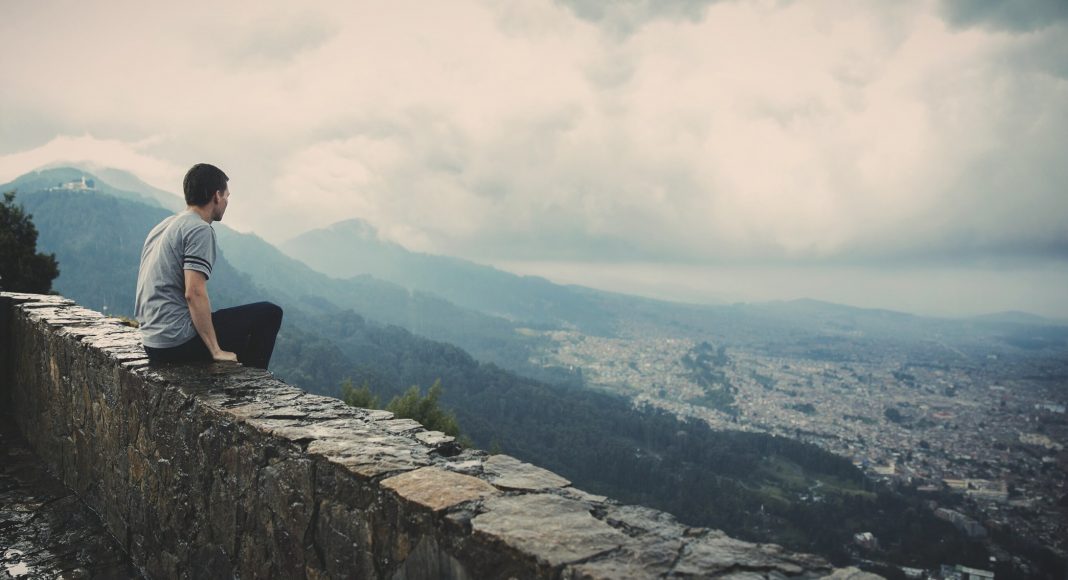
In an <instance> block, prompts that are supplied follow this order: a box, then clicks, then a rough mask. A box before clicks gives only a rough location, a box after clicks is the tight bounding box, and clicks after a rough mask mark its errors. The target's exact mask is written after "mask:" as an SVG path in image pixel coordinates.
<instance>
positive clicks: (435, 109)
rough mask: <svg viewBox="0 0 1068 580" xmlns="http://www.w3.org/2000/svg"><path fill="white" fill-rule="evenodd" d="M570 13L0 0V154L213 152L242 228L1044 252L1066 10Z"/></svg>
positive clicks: (858, 254)
mask: <svg viewBox="0 0 1068 580" xmlns="http://www.w3.org/2000/svg"><path fill="white" fill-rule="evenodd" d="M598 6H599V5H598V4H589V3H582V2H565V3H554V2H551V1H550V0H522V1H516V2H506V3H498V2H489V1H485V2H483V1H479V0H467V1H457V2H449V3H425V2H397V3H389V4H380V3H351V2H320V3H312V4H307V5H300V6H295V5H291V4H286V3H273V2H266V3H255V4H251V3H250V4H227V5H225V6H222V7H217V6H215V5H210V4H208V3H201V4H198V3H197V2H194V3H193V4H182V5H181V6H179V5H144V4H143V3H133V2H109V3H103V4H101V3H92V4H91V5H90V4H86V3H73V2H72V3H59V2H43V3H16V4H13V5H9V6H7V7H5V11H6V13H7V14H6V16H8V17H7V18H5V19H4V21H3V22H0V33H2V34H3V35H4V38H5V39H6V41H7V42H8V44H9V45H11V46H18V47H19V50H18V51H4V52H2V53H0V70H2V71H3V74H4V76H5V82H6V86H9V87H15V88H14V90H9V91H5V92H4V93H3V94H0V111H2V112H3V115H0V150H4V151H11V150H13V149H14V148H16V145H15V144H16V143H18V144H22V143H28V142H32V143H33V144H34V146H33V147H29V148H26V147H23V146H21V145H20V146H19V149H20V150H19V152H17V153H12V154H9V155H7V156H4V157H0V171H2V172H7V173H11V172H17V171H22V170H23V169H22V168H25V169H30V168H31V167H30V166H31V165H33V164H35V163H38V162H40V163H42V164H43V163H47V162H51V161H55V160H58V159H60V158H70V159H74V158H76V157H81V158H83V159H90V158H91V159H92V160H95V161H96V162H98V163H101V164H114V165H117V166H119V167H121V168H124V169H129V170H131V171H134V172H135V173H137V174H139V175H141V176H142V177H144V178H145V179H146V180H147V181H149V182H150V183H152V184H153V185H157V186H159V187H162V188H164V189H169V190H172V191H177V190H178V189H179V187H178V185H179V183H180V176H181V173H182V170H183V168H185V167H187V166H189V165H191V164H192V163H195V162H200V161H209V162H215V163H217V164H218V165H220V166H221V167H223V168H224V169H225V170H226V171H227V172H228V173H229V174H230V176H231V178H232V182H231V183H232V185H233V190H234V192H235V204H236V205H235V207H234V210H235V211H233V212H231V213H232V214H233V216H232V217H233V219H234V220H235V221H236V222H238V225H239V226H243V227H245V228H248V229H254V230H256V231H258V232H260V233H261V234H262V235H264V236H266V237H267V238H268V239H272V240H280V239H284V238H286V237H289V236H291V235H294V234H297V233H299V232H301V231H303V230H305V229H308V228H311V227H318V226H324V225H327V224H329V223H332V222H334V221H338V220H341V219H346V218H350V217H362V218H364V219H367V220H368V221H370V222H372V223H373V224H374V225H375V226H377V227H378V228H379V229H380V231H381V232H382V233H383V234H384V235H385V236H387V237H389V238H391V239H394V240H397V241H400V242H402V243H404V244H407V245H409V246H412V247H415V248H418V249H424V250H431V251H438V252H443V253H455V254H461V255H465V256H469V257H475V258H483V259H494V260H527V259H536V260H583V261H598V260H657V261H662V262H678V263H723V262H729V263H744V262H750V261H768V262H795V263H805V262H809V261H813V260H817V261H823V262H828V261H836V260H838V261H859V260H863V259H865V258H871V257H878V258H879V259H894V258H895V256H896V257H898V258H900V259H915V258H916V257H917V256H924V255H928V256H935V257H937V256H943V258H942V259H944V260H956V259H957V258H958V257H959V256H961V255H965V254H969V253H971V254H973V255H979V256H980V257H981V256H982V255H983V254H984V253H987V252H991V253H994V254H997V253H998V252H1002V254H1004V253H1005V252H1008V253H1009V254H1011V253H1012V252H1023V253H1026V252H1029V251H1038V252H1040V253H1043V252H1044V253H1045V254H1046V255H1048V256H1053V257H1054V258H1055V259H1057V260H1060V261H1063V260H1064V258H1065V255H1064V248H1065V247H1068V239H1066V238H1068V234H1066V233H1065V232H1068V228H1066V227H1065V225H1066V224H1065V219H1064V217H1063V216H1065V215H1068V196H1064V195H1063V194H1062V192H1061V191H1060V190H1059V189H1058V187H1059V185H1058V184H1063V183H1065V182H1068V173H1066V171H1068V166H1065V164H1063V163H1062V162H1060V161H1059V159H1057V152H1059V151H1063V150H1064V148H1065V145H1066V143H1065V138H1064V135H1068V85H1066V83H1065V78H1066V76H1068V75H1066V74H1065V70H1066V69H1064V64H1063V62H1061V61H1062V60H1063V59H1057V58H1054V57H1052V56H1050V55H1060V54H1062V53H1065V52H1066V50H1068V42H1065V41H1064V40H1063V39H1064V38H1065V35H1064V34H1063V33H1064V31H1065V27H1066V26H1068V24H1066V21H1064V20H1057V19H1053V20H1051V21H1050V22H1048V23H1045V24H1044V25H1043V26H1039V27H1034V26H1030V25H1027V26H1024V24H1027V23H1031V22H1033V21H1034V19H1033V18H1030V17H1027V16H1026V15H1023V14H1022V13H1021V12H1020V9H1021V8H1020V5H1014V7H1013V8H1012V10H1005V11H999V10H994V9H992V8H990V7H989V6H988V7H986V8H982V7H979V8H975V9H971V8H967V7H966V6H963V5H961V4H960V3H952V2H951V3H949V4H946V5H945V6H943V4H941V3H937V2H934V1H928V0H915V1H910V2H900V3H893V4H892V5H891V4H887V3H883V2H853V1H848V0H814V1H812V2H793V3H782V2H708V3H689V2H679V3H666V4H664V3H651V2H632V3H627V4H620V5H617V6H616V7H615V8H611V9H601V8H598ZM1043 6H1045V5H1043ZM1047 9H1050V6H1045V7H1044V8H1043V10H1047ZM1047 11H1048V10H1047ZM1054 12H1056V10H1054ZM947 15H948V16H947ZM947 18H948V20H949V24H947V23H946V21H945V19H947ZM968 23H979V24H981V25H982V26H980V27H973V28H969V27H968V26H967V25H968ZM999 23H1001V24H999ZM1024 28H1026V29H1028V31H1027V33H1018V31H1020V30H1021V29H1024ZM1031 28H1033V30H1032V29H1031ZM57 135H58V136H57ZM88 135H92V136H93V137H88ZM72 136H73V137H72ZM146 139H154V140H153V141H151V142H146V141H145V140H146ZM230 217H231V216H229V215H228V218H230ZM1013 248H1015V249H1013Z"/></svg>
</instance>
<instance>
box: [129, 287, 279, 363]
mask: <svg viewBox="0 0 1068 580" xmlns="http://www.w3.org/2000/svg"><path fill="white" fill-rule="evenodd" d="M211 323H212V325H213V326H215V337H216V338H217V339H218V340H219V347H221V348H222V349H223V350H228V351H230V352H232V353H234V354H236V355H237V360H238V362H240V363H241V364H243V365H245V366H250V367H257V368H261V369H265V368H267V364H268V363H270V362H271V353H273V352H274V340H275V338H276V337H277V336H278V328H279V327H281V326H282V309H281V308H279V307H278V306H276V305H275V304H272V303H270V302H257V303H255V304H245V305H244V306H235V307H233V308H223V309H222V310H216V311H215V312H212V313H211ZM145 352H146V353H148V361H149V362H150V363H152V364H158V363H183V362H194V361H210V360H212V357H211V351H209V350H208V347H207V345H205V344H204V341H203V340H201V338H200V335H197V336H194V337H193V338H191V339H189V341H188V342H185V343H184V344H180V345H178V346H174V347H171V348H152V347H150V346H146V347H145Z"/></svg>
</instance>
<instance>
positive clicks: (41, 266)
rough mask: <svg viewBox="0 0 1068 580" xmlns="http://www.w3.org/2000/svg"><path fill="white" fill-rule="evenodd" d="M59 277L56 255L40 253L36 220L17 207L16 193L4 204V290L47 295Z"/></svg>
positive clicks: (0, 225) (0, 210) (0, 229)
mask: <svg viewBox="0 0 1068 580" xmlns="http://www.w3.org/2000/svg"><path fill="white" fill-rule="evenodd" d="M56 276H59V266H58V265H57V264H56V256H55V254H38V253H37V228H36V227H34V225H33V216H32V215H30V214H28V213H26V212H25V211H23V209H22V206H21V205H15V192H13V191H10V192H8V193H5V194H4V201H3V202H2V203H0V290H6V291H8V292H32V293H36V294H47V293H48V292H50V291H51V290H52V280H54V279H55V278H56Z"/></svg>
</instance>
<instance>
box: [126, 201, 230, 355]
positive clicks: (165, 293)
mask: <svg viewBox="0 0 1068 580" xmlns="http://www.w3.org/2000/svg"><path fill="white" fill-rule="evenodd" d="M214 265H215V230H213V229H211V225H210V224H209V223H208V222H205V221H204V220H203V219H201V217H200V216H199V215H197V214H196V213H194V212H193V211H191V210H186V211H183V212H181V213H177V214H175V215H172V216H171V217H169V218H167V219H165V220H163V221H162V222H160V223H159V225H157V226H156V227H154V228H152V231H151V232H149V233H148V237H147V238H145V247H144V249H142V250H141V269H140V270H139V271H138V273H137V298H136V302H135V303H134V315H135V316H136V317H137V322H139V323H141V339H142V340H143V342H144V343H145V346H150V347H153V348H170V347H174V346H179V345H181V344H183V343H185V342H187V341H188V340H189V339H191V338H193V337H194V336H196V334H197V330H196V328H195V327H194V326H193V317H192V316H190V314H189V304H188V303H186V301H185V270H196V271H197V272H202V273H203V274H204V275H205V276H206V277H209V278H210V277H211V268H212V266H214Z"/></svg>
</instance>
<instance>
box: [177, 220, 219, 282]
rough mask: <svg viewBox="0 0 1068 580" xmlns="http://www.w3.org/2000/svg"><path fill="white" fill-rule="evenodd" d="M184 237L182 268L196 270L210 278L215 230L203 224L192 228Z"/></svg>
mask: <svg viewBox="0 0 1068 580" xmlns="http://www.w3.org/2000/svg"><path fill="white" fill-rule="evenodd" d="M184 238H185V249H184V252H183V255H182V269H183V270H196V271H197V272H201V273H202V274H204V277H205V278H211V269H212V267H213V266H214V265H215V232H214V231H213V230H212V229H211V226H209V225H208V224H204V225H203V226H198V227H195V228H192V229H191V230H189V231H188V232H187V233H186V235H185V236H184Z"/></svg>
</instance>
